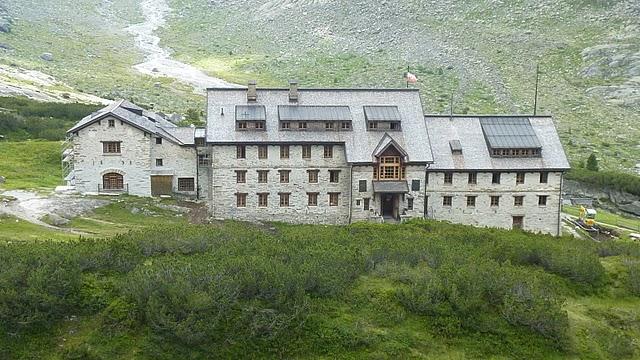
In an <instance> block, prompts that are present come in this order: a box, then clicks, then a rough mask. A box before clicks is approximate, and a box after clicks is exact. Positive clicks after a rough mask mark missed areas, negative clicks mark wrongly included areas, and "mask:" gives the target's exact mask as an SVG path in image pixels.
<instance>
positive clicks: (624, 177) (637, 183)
mask: <svg viewBox="0 0 640 360" xmlns="http://www.w3.org/2000/svg"><path fill="white" fill-rule="evenodd" d="M566 178H567V179H569V180H576V181H580V182H583V183H586V184H591V185H594V186H596V187H599V188H608V189H613V190H619V191H625V192H628V193H630V194H633V195H640V176H638V175H633V174H628V173H623V172H618V171H591V170H588V169H580V168H574V169H571V170H570V171H569V172H567V175H566Z"/></svg>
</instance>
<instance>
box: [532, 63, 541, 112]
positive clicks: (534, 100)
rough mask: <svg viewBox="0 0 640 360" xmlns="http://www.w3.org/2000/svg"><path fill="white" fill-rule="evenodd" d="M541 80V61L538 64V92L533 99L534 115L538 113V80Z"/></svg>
mask: <svg viewBox="0 0 640 360" xmlns="http://www.w3.org/2000/svg"><path fill="white" fill-rule="evenodd" d="M539 81H540V63H537V64H536V93H535V96H534V99H533V116H536V115H537V114H538V82H539Z"/></svg>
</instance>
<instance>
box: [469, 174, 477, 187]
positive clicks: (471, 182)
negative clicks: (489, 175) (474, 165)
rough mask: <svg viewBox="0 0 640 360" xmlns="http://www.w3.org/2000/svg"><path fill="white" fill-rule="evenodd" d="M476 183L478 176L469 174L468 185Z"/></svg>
mask: <svg viewBox="0 0 640 360" xmlns="http://www.w3.org/2000/svg"><path fill="white" fill-rule="evenodd" d="M477 183H478V174H477V173H474V172H472V173H469V184H471V185H475V184H477Z"/></svg>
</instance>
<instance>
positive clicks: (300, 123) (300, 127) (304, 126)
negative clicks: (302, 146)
mask: <svg viewBox="0 0 640 360" xmlns="http://www.w3.org/2000/svg"><path fill="white" fill-rule="evenodd" d="M306 128H307V123H306V122H304V121H301V122H299V123H298V129H306Z"/></svg>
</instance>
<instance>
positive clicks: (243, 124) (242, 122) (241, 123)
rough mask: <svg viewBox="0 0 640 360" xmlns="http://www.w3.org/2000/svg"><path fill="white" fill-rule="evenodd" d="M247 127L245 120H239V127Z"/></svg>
mask: <svg viewBox="0 0 640 360" xmlns="http://www.w3.org/2000/svg"><path fill="white" fill-rule="evenodd" d="M246 128H247V123H246V122H244V121H240V122H238V129H246Z"/></svg>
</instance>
